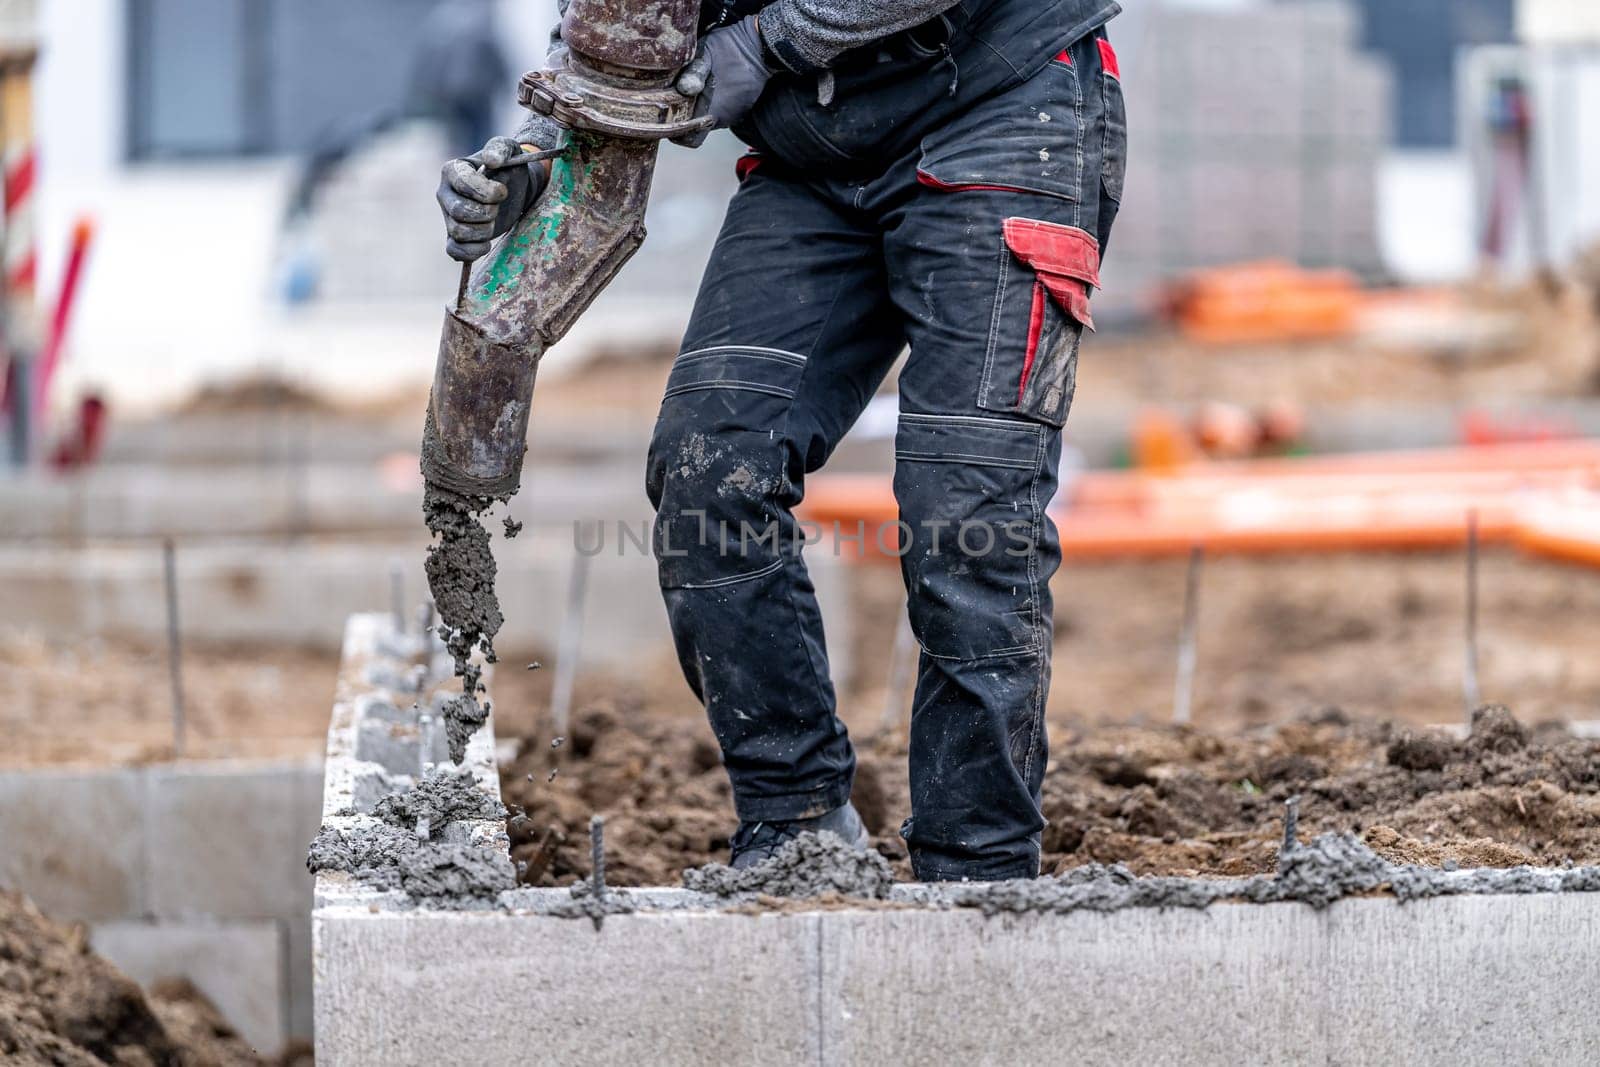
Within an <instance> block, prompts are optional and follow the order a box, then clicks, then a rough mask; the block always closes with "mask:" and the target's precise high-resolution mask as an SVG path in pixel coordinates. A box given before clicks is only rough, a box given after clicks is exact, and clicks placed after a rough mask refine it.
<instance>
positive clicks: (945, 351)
mask: <svg viewBox="0 0 1600 1067" xmlns="http://www.w3.org/2000/svg"><path fill="white" fill-rule="evenodd" d="M961 73H962V75H963V76H966V74H967V73H968V72H967V71H962V72H961ZM978 73H979V74H981V71H980V72H978ZM941 85H942V83H941ZM842 91H843V87H841V92H842ZM860 110H861V109H860V107H859V106H857V108H856V112H855V116H854V117H855V118H856V119H860V118H861V114H860ZM869 117H870V116H869ZM755 133H756V136H757V137H759V136H760V133H759V131H755ZM775 157H776V158H775ZM1125 158H1126V120H1125V116H1124V111H1123V103H1122V89H1121V85H1120V81H1119V72H1118V70H1117V67H1116V59H1115V53H1114V52H1113V51H1112V49H1111V46H1110V45H1109V43H1108V42H1107V40H1106V38H1105V35H1104V33H1103V31H1101V30H1096V31H1094V32H1092V33H1090V34H1089V35H1088V36H1085V37H1082V38H1080V39H1079V40H1077V41H1076V43H1074V44H1072V45H1070V46H1069V47H1067V48H1065V49H1063V50H1061V51H1060V52H1059V54H1057V55H1055V56H1054V58H1051V59H1049V61H1048V62H1046V63H1045V64H1044V65H1043V67H1042V68H1041V69H1038V70H1037V71H1036V72H1034V73H1033V74H1032V75H1031V76H1029V77H1028V78H1027V79H1026V80H1025V81H1022V82H1020V83H1019V84H1017V85H1015V86H1013V87H1010V88H1008V89H1006V90H1005V91H1004V92H1001V93H998V94H996V95H991V96H988V97H986V98H984V99H982V100H981V101H979V102H976V103H974V104H973V105H972V106H969V107H966V108H964V109H962V110H960V111H959V112H958V113H956V114H953V115H950V116H949V117H948V119H947V120H946V121H943V122H941V124H940V125H939V126H938V127H937V128H936V129H933V130H931V131H929V132H927V133H926V135H925V136H923V137H922V138H921V140H920V143H919V144H917V145H916V146H915V147H913V148H912V149H911V150H909V151H905V152H901V153H899V154H898V155H897V156H896V157H895V158H894V159H893V160H892V162H890V163H888V164H887V165H885V166H877V167H874V168H863V169H862V171H861V172H860V173H855V174H851V175H849V176H837V175H835V176H823V172H824V171H825V170H826V169H827V168H818V167H816V166H812V165H807V161H799V163H798V165H797V162H796V161H795V160H793V159H785V158H782V156H781V155H779V154H778V153H774V152H772V151H770V150H769V151H765V152H762V153H761V154H759V155H752V156H748V157H746V158H745V159H744V160H743V161H741V167H740V170H741V175H742V184H741V186H740V188H739V191H738V193H737V194H736V196H735V197H734V199H733V202H732V204H731V206H730V208H729V211H728V216H727V219H726V221H725V223H724V225H723V228H722V231H721V235H720V236H719V238H718V240H717V244H716V248H715V251H714V253H713V255H712V258H711V263H710V267H709V269H708V271H707V274H706V276H705V279H704V281H703V283H702V286H701V289H700V294H699V297H698V300H697V302H696V305H695V309H694V315H693V318H692V320H691V323H690V326H689V329H688V332H687V336H686V337H685V339H684V342H683V346H682V352H681V354H680V355H679V356H678V358H677V360H676V362H675V363H674V365H673V368H672V373H671V377H670V380H669V381H668V384H667V389H666V395H665V398H664V400H663V402H662V405H661V412H660V416H659V418H658V420H657V423H656V427H655V433H654V439H653V442H652V444H651V448H650V455H649V464H648V473H647V483H648V491H649V495H650V499H651V501H652V503H653V504H654V505H655V507H656V509H657V517H656V524H655V552H656V556H657V559H658V561H659V570H660V580H661V588H662V592H663V595H664V597H665V599H666V605H667V610H668V614H669V617H670V620H671V625H672V632H673V635H674V638H675V641H676V645H677V650H678V654H679V657H680V659H681V662H682V665H683V670H684V673H685V675H686V676H687V678H688V680H689V683H690V685H691V686H692V687H693V688H694V690H695V692H696V693H697V694H698V695H699V697H700V698H701V699H702V701H703V702H704V704H705V707H706V711H707V713H708V715H709V718H710V721H711V726H712V728H713V730H714V732H715V733H716V736H717V739H718V741H719V742H720V744H721V746H722V751H723V754H724V757H725V761H726V766H727V770H728V774H729V776H730V778H731V779H732V783H733V792H734V800H735V805H736V807H737V810H738V814H739V818H740V819H741V820H743V821H746V822H753V821H771V820H786V819H796V818H803V817H808V816H812V815H816V814H819V813H821V812H824V811H828V810H830V809H832V808H834V807H837V806H838V805H840V804H843V803H844V802H845V801H846V800H847V799H848V798H849V795H850V788H851V781H852V777H853V774H854V768H855V756H854V753H853V751H852V749H851V745H850V741H849V738H848V736H847V734H846V731H845V728H844V726H843V725H842V724H841V723H840V721H839V719H838V718H837V716H836V715H835V695H834V688H833V685H832V682H831V681H830V678H829V673H828V656H827V652H826V648H825V645H824V640H823V632H822V621H821V615H820V613H819V611H818V607H817V603H816V598H815V596H814V592H813V586H812V583H811V581H810V579H809V577H808V575H807V571H806V566H805V563H804V561H803V559H802V554H801V551H800V546H801V544H802V543H803V542H804V540H805V539H806V537H805V533H804V531H802V530H801V528H800V527H799V524H798V523H797V521H796V519H795V516H794V509H795V507H796V506H797V505H799V504H800V502H801V500H802V498H803V497H804V493H805V482H806V477H807V476H808V475H809V474H811V473H812V472H814V471H816V470H818V469H819V468H821V467H822V466H823V465H824V464H825V463H826V462H827V460H828V457H829V455H830V454H831V453H832V451H833V449H834V448H835V446H837V445H838V443H839V441H840V439H841V438H842V437H843V436H844V434H845V432H846V431H847V430H849V429H850V427H851V425H852V424H853V423H854V422H855V421H856V419H857V417H858V416H859V415H860V414H861V412H862V410H863V408H864V407H865V406H866V404H867V402H868V401H869V400H870V399H871V398H872V396H873V394H874V393H875V391H876V390H877V389H878V387H879V385H880V384H881V383H882V381H883V380H884V378H885V376H886V375H887V373H888V371H889V370H890V368H891V366H892V364H893V363H894V362H895V361H896V359H897V358H898V356H899V355H900V353H901V352H902V351H903V349H904V348H905V346H906V345H908V344H909V346H910V355H909V357H908V359H907V361H906V363H905V365H904V367H903V368H902V370H901V373H900V377H899V401H900V421H899V428H898V432H897V435H896V439H895V474H894V492H895V496H896V499H897V502H898V505H899V511H900V519H901V522H900V524H899V526H898V527H897V528H896V529H895V530H892V531H890V532H889V533H887V534H883V535H881V536H882V537H883V543H884V544H886V545H887V546H888V547H890V548H891V549H893V550H896V551H898V552H899V553H900V555H901V567H902V571H903V574H904V578H905V583H906V588H907V590H908V593H909V602H910V613H911V623H912V628H913V630H914V632H915V634H916V636H917V639H918V641H919V643H920V645H921V654H920V660H919V665H918V677H917V685H916V692H915V697H914V704H913V713H912V720H911V765H910V771H911V799H912V812H911V817H910V818H909V819H908V820H907V821H906V822H905V824H904V826H903V828H902V830H901V833H902V835H903V837H904V838H905V840H906V842H907V844H908V846H909V849H910V853H911V860H912V865H913V868H914V869H915V872H916V874H917V877H918V878H920V879H923V880H947V879H959V878H972V879H997V878H1010V877H1031V876H1033V875H1035V874H1036V873H1037V872H1038V863H1039V834H1040V831H1041V830H1042V828H1043V826H1044V820H1043V818H1042V816H1041V814H1040V808H1039V791H1040V786H1041V783H1042V780H1043V776H1044V769H1045V762H1046V739H1045V725H1044V708H1045V698H1046V694H1047V691H1048V688H1049V684H1050V652H1051V635H1052V623H1051V597H1050V590H1049V581H1050V577H1051V575H1052V574H1054V572H1055V570H1056V568H1057V566H1058V564H1059V562H1060V547H1059V543H1058V539H1057V536H1056V531H1055V527H1054V524H1053V523H1052V522H1051V520H1050V518H1049V516H1048V514H1047V513H1046V508H1047V507H1048V505H1049V504H1050V501H1051V498H1052V496H1053V495H1054V494H1055V491H1056V487H1057V476H1058V471H1057V468H1058V465H1059V460H1060V452H1061V442H1060V430H1061V426H1062V424H1063V423H1064V422H1065V421H1066V418H1067V412H1068V410H1069V408H1070V407H1071V403H1072V396H1073V387H1074V381H1075V378H1076V371H1077V360H1078V350H1079V342H1080V340H1081V338H1082V336H1083V332H1084V330H1085V328H1086V327H1090V326H1091V325H1092V323H1091V315H1090V294H1091V293H1092V291H1093V290H1094V288H1095V287H1097V285H1098V282H1099V267H1100V259H1101V256H1102V254H1103V253H1104V251H1105V248H1106V244H1107V241H1108V240H1109V238H1110V234H1111V228H1112V224H1113V222H1114V220H1115V218H1116V214H1117V209H1118V204H1119V201H1120V199H1121V195H1122V182H1123V174H1124V169H1125ZM833 169H845V170H849V169H851V168H849V167H845V168H833ZM849 532H850V533H853V531H849ZM867 536H868V538H869V539H872V540H878V539H879V537H880V532H879V531H872V530H869V531H868V533H867ZM833 548H834V543H833V541H832V540H831V539H825V540H824V541H823V542H822V543H821V544H820V545H817V546H815V547H813V548H812V549H811V550H812V551H831V550H833Z"/></svg>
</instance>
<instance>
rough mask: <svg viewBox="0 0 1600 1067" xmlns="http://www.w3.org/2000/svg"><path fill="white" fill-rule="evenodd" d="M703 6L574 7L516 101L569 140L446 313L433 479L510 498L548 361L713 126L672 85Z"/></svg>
mask: <svg viewBox="0 0 1600 1067" xmlns="http://www.w3.org/2000/svg"><path fill="white" fill-rule="evenodd" d="M699 8H700V5H699V0H655V2H653V3H651V2H646V3H640V2H639V0H572V3H571V5H570V6H569V7H568V9H567V14H566V17H565V19H564V20H563V22H562V38H563V40H564V41H565V42H566V44H567V47H568V49H569V53H570V55H569V59H568V62H567V64H566V65H565V66H564V67H563V68H562V69H560V70H556V71H535V72H531V73H529V74H527V75H524V77H523V79H522V83H521V86H520V87H519V90H518V100H519V102H520V103H521V104H522V105H523V106H524V107H527V108H530V109H531V110H534V111H537V112H539V113H541V114H545V115H549V116H551V117H552V118H554V119H556V120H557V121H558V122H560V123H562V124H563V125H564V126H566V127H567V128H568V129H570V130H571V131H572V134H571V137H570V140H569V144H568V146H567V149H566V151H565V152H563V154H562V155H561V156H560V157H558V158H557V159H556V160H555V161H554V163H553V165H552V167H551V174H550V183H549V185H548V186H547V187H546V189H545V191H544V193H543V194H542V195H541V196H540V198H539V201H538V202H537V203H536V204H535V205H534V206H533V208H532V209H531V210H530V211H529V212H528V213H527V215H526V216H524V217H523V218H522V220H521V221H520V222H518V224H517V225H516V226H515V227H513V228H512V229H511V231H510V232H509V233H507V234H505V236H503V237H501V238H500V240H499V241H498V242H497V243H496V244H495V247H494V249H493V250H492V251H491V252H490V253H489V255H487V256H485V257H484V258H483V259H481V260H479V261H478V262H477V264H476V265H475V266H474V267H473V270H472V277H471V281H470V282H469V284H468V286H467V291H466V298H465V300H464V301H463V302H462V306H461V307H460V308H459V309H454V310H451V311H449V312H447V314H446V317H445V324H444V332H443V335H442V336H441V338H440V344H439V359H438V363H437V365H436V367H435V371H434V382H433V393H432V396H431V397H430V399H429V403H428V420H427V426H426V429H425V431H424V439H423V449H422V470H423V474H424V476H425V477H426V478H427V479H428V481H429V482H430V483H432V484H434V485H436V486H442V487H444V488H447V489H450V490H451V491H453V492H456V493H460V494H462V495H465V496H471V497H478V498H486V499H504V498H506V497H509V496H510V495H511V494H512V493H515V492H516V490H517V486H518V484H519V483H520V480H521V474H522V458H523V453H524V452H525V450H526V447H527V444H526V442H527V432H528V415H529V411H530V408H531V405H532V398H533V386H534V378H535V374H536V371H537V368H538V362H539V359H540V357H541V356H543V354H544V351H545V349H546V348H548V347H549V346H550V345H553V344H555V343H556V342H557V341H558V340H560V339H561V338H562V337H563V336H564V335H565V334H566V332H567V331H568V330H569V329H570V328H571V326H572V324H573V322H574V321H576V319H577V318H578V316H579V315H581V314H582V313H583V311H584V310H585V309H587V308H588V307H589V305H590V304H591V303H592V302H593V301H594V299H595V297H597V296H598V295H599V294H600V292H601V290H603V289H604V288H605V287H606V286H607V285H608V284H610V282H611V279H612V278H614V277H615V276H616V274H617V272H618V271H619V270H621V269H622V266H623V264H624V263H626V262H627V261H628V260H629V259H630V258H631V257H632V256H633V254H634V253H635V252H636V251H638V249H639V246H640V245H641V244H642V243H643V242H644V238H645V228H644V213H645V207H646V205H647V203H648V202H649V198H650V183H651V179H652V177H653V176H654V173H655V162H656V154H657V152H658V150H659V145H660V142H661V141H662V140H665V139H667V138H669V137H677V136H680V135H682V134H685V133H691V132H694V131H696V130H698V129H702V128H704V126H705V125H706V124H707V123H708V122H710V121H711V120H710V119H709V118H701V119H696V118H695V117H694V102H693V101H692V100H690V99H688V98H686V97H684V96H683V95H682V94H680V93H679V92H678V91H677V90H676V89H674V88H673V85H672V83H673V79H674V78H675V76H676V74H677V72H678V70H680V69H681V68H682V67H683V66H684V65H685V64H687V63H688V62H689V60H690V59H692V58H693V57H694V52H695V30H696V26H697V20H698V17H699Z"/></svg>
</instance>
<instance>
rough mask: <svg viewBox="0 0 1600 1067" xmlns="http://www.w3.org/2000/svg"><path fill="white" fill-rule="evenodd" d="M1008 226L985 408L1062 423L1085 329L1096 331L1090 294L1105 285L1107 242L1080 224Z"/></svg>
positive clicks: (1019, 222)
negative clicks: (1101, 242) (1102, 251)
mask: <svg viewBox="0 0 1600 1067" xmlns="http://www.w3.org/2000/svg"><path fill="white" fill-rule="evenodd" d="M1003 226H1004V242H1003V243H1004V251H1003V252H1002V254H1001V258H1000V280H999V283H998V284H997V286H996V288H995V308H994V317H993V319H992V320H991V322H990V328H989V351H988V354H987V356H986V357H985V359H984V365H983V380H982V382H981V383H980V384H979V389H978V406H979V407H981V408H984V409H986V410H988V411H1001V412H1006V413H1007V414H1016V415H1026V416H1028V417H1029V418H1034V419H1039V420H1040V421H1042V422H1046V423H1049V424H1050V425H1051V426H1061V425H1062V424H1064V423H1065V422H1066V421H1067V413H1068V411H1069V410H1070V409H1071V407H1072V395H1073V392H1074V390H1075V389H1076V387H1077V377H1078V346H1079V343H1080V342H1081V341H1082V339H1083V331H1084V328H1085V327H1088V328H1089V329H1091V330H1092V329H1094V320H1093V318H1092V317H1091V316H1090V314H1089V294H1090V293H1091V292H1092V291H1093V289H1094V288H1095V287H1096V286H1098V285H1099V284H1100V249H1099V245H1098V243H1097V242H1096V241H1095V239H1094V237H1092V236H1091V235H1090V234H1089V233H1088V232H1087V231H1085V230H1081V229H1079V228H1078V227H1076V226H1063V225H1060V224H1059V223H1053V222H1043V221H1040V220H1037V219H1022V218H1010V219H1006V220H1005V222H1004V224H1003Z"/></svg>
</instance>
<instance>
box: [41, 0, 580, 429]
mask: <svg viewBox="0 0 1600 1067" xmlns="http://www.w3.org/2000/svg"><path fill="white" fill-rule="evenodd" d="M264 2H265V0H264ZM124 6H125V5H124V2H123V0H43V3H42V11H41V17H40V38H41V64H40V68H39V72H38V76H37V83H36V85H37V100H36V118H37V127H38V147H39V155H40V167H41V172H40V173H41V183H40V194H39V205H38V207H39V219H38V224H39V225H38V231H39V252H40V257H41V258H40V279H41V289H40V292H41V294H42V304H43V305H45V306H53V303H54V300H55V294H56V292H57V287H58V285H59V279H60V276H61V270H62V266H63V263H64V261H65V256H66V245H67V240H68V236H69V234H70V233H71V229H72V225H73V223H74V221H75V220H76V219H77V218H79V217H80V216H83V215H89V216H92V217H93V218H94V220H95V222H96V241H95V245H94V247H93V250H92V252H91V257H90V262H89V269H88V272H87V274H86V276H85V281H84V286H83V288H82V290H81V292H80V294H79V303H78V307H77V312H76V314H75V317H74V320H73V323H72V331H71V335H70V340H69V346H68V350H67V353H66V355H65V360H64V363H63V366H62V371H61V374H60V376H59V378H58V380H57V388H56V389H55V401H56V407H57V408H58V409H59V408H60V407H61V406H63V405H65V404H69V403H70V402H71V400H72V397H73V396H74V395H75V393H76V392H77V391H78V390H80V389H82V388H85V387H89V386H94V387H96V388H100V389H103V390H105V391H106V392H107V393H108V394H109V395H110V397H111V398H112V401H113V404H114V405H115V407H116V408H118V409H120V410H121V411H123V412H128V411H130V410H132V411H139V410H147V409H150V408H153V407H157V406H160V405H162V404H165V403H168V402H171V401H172V400H174V399H176V398H179V397H182V396H183V395H185V394H186V393H188V392H189V391H191V390H192V389H193V388H194V387H195V386H196V385H198V384H200V383H201V382H203V381H205V380H207V379H208V378H215V377H224V376H227V375H229V374H233V373H239V372H245V371H248V370H250V369H252V368H271V369H274V370H276V371H278V372H279V373H287V374H289V375H290V376H301V377H305V378H307V379H309V380H311V381H313V382H314V383H316V384H323V385H327V386H329V387H332V388H340V387H346V388H364V389H367V390H369V391H381V390H383V389H384V388H385V387H398V386H400V385H403V384H405V383H406V381H407V374H408V373H410V372H411V371H413V370H414V369H415V368H413V367H412V363H413V362H415V363H416V366H418V367H422V366H424V365H425V366H426V367H431V357H429V356H427V354H426V349H427V348H428V347H430V345H431V342H429V341H427V340H426V338H427V335H429V334H433V335H436V334H437V329H438V322H437V318H438V309H437V307H435V306H429V307H428V308H426V309H420V310H418V311H417V312H416V314H415V316H414V317H412V318H408V317H407V316H406V315H405V314H400V315H398V316H397V315H394V314H390V313H388V312H381V313H377V314H375V315H374V316H371V317H369V319H368V320H367V321H365V322H363V321H362V320H361V318H360V316H359V315H357V316H356V318H355V320H354V321H351V320H349V318H348V317H344V318H341V320H340V321H339V322H337V323H335V324H333V325H332V326H331V327H328V328H326V329H325V328H323V327H321V326H319V325H318V324H317V323H314V322H308V321H307V318H306V317H305V316H300V317H290V316H286V315H285V314H284V313H283V312H282V311H281V310H280V309H278V308H277V307H276V305H275V304H274V303H273V302H272V301H271V300H270V299H269V296H270V293H271V290H272V283H273V278H272V267H273V257H274V254H275V251H276V248H277V241H278V232H277V231H278V224H279V220H280V217H281V214H282V205H283V202H284V197H285V195H286V193H287V190H288V187H289V182H290V180H291V177H292V167H291V165H290V162H289V161H287V160H268V161H249V162H238V161H219V162H209V163H198V162H185V163H182V164H166V163H163V164H140V165H132V166H130V165H128V164H127V163H126V162H124V152H125V125H126V118H127V107H128V101H127V80H126V75H125V68H126V62H125V59H126V55H125V45H124V27H123V17H122V15H123V9H124ZM501 19H502V28H503V31H504V32H505V34H506V38H507V51H508V53H509V55H510V57H511V60H512V63H513V65H514V66H519V67H524V66H526V67H531V66H537V65H538V63H539V62H540V61H541V60H542V59H543V56H544V50H545V41H546V38H547V35H548V33H549V28H550V26H551V24H552V23H553V21H554V19H555V4H554V2H553V0H501ZM515 113H516V107H515V105H514V103H509V102H508V104H507V119H508V122H509V121H514V118H515ZM418 195H419V196H423V197H426V196H428V190H427V189H426V188H422V189H420V190H419V194H418ZM415 344H421V345H422V346H423V352H422V355H421V356H420V357H419V359H420V362H417V361H412V360H407V361H396V360H395V359H394V358H393V357H394V354H395V353H394V348H395V347H396V346H402V347H403V348H410V347H413V346H414V345H415ZM385 357H387V358H385ZM412 376H414V375H412Z"/></svg>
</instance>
